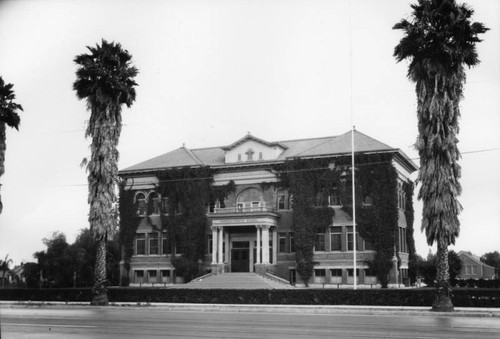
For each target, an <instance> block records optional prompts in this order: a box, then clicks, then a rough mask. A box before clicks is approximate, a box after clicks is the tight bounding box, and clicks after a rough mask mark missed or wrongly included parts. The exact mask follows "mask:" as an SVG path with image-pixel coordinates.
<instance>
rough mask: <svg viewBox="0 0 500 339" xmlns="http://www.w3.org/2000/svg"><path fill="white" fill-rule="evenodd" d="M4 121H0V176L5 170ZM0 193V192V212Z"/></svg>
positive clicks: (0, 206)
mask: <svg viewBox="0 0 500 339" xmlns="http://www.w3.org/2000/svg"><path fill="white" fill-rule="evenodd" d="M5 148H6V145H5V123H4V122H0V177H1V176H2V175H3V173H4V172H5V167H4V164H5ZM1 189H2V187H1V184H0V190H1ZM2 207H3V205H2V195H1V192H0V213H2Z"/></svg>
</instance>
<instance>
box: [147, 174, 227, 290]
mask: <svg viewBox="0 0 500 339" xmlns="http://www.w3.org/2000/svg"><path fill="white" fill-rule="evenodd" d="M156 175H157V177H158V179H159V186H158V192H159V193H160V194H161V196H162V198H166V199H167V201H168V203H167V204H166V206H165V207H164V208H165V209H166V211H164V212H166V213H162V214H161V230H162V231H163V230H165V231H166V234H167V239H168V243H169V247H170V253H171V262H172V265H173V266H174V267H175V269H176V274H177V275H179V276H182V277H184V281H190V280H192V279H193V278H195V277H196V276H199V275H200V274H201V272H200V269H201V267H200V266H201V265H200V262H202V261H203V259H204V254H205V251H206V242H205V229H206V225H207V217H206V213H207V208H208V207H209V206H210V204H211V203H213V202H214V201H216V200H219V201H224V199H225V197H226V196H227V194H228V193H229V192H231V191H233V190H234V182H232V181H231V182H230V183H229V184H228V185H225V186H217V187H216V186H213V185H212V181H213V173H212V170H211V169H210V168H208V167H200V168H182V169H170V170H164V171H159V172H157V173H156ZM176 254H180V256H176Z"/></svg>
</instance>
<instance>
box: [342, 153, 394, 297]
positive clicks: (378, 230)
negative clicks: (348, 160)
mask: <svg viewBox="0 0 500 339" xmlns="http://www.w3.org/2000/svg"><path fill="white" fill-rule="evenodd" d="M357 168H358V171H359V173H358V175H357V180H356V182H357V185H358V186H359V187H360V191H361V194H360V196H359V197H358V198H357V199H356V203H357V206H360V207H361V208H357V209H356V224H357V226H358V228H357V229H358V230H359V234H360V235H361V237H362V238H363V239H365V240H367V241H369V242H370V243H371V244H372V245H373V248H374V249H375V251H376V253H375V258H374V260H373V261H372V263H371V265H370V266H371V267H370V268H372V269H373V271H374V272H375V274H376V275H377V278H378V279H379V281H380V284H381V285H382V287H383V288H386V287H387V285H388V283H389V279H388V276H389V272H390V270H391V268H392V266H393V263H392V258H393V257H394V249H395V246H397V243H398V242H397V239H398V205H397V201H398V197H397V194H398V193H397V172H396V169H395V168H394V166H393V165H392V163H391V156H390V155H385V156H377V157H376V158H371V159H370V160H368V159H365V161H364V162H360V163H359V166H358V167H357ZM366 196H369V197H370V198H371V204H363V203H362V199H364V197H366ZM351 215H352V210H351ZM398 262H400V258H398Z"/></svg>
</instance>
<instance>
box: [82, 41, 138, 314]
mask: <svg viewBox="0 0 500 339" xmlns="http://www.w3.org/2000/svg"><path fill="white" fill-rule="evenodd" d="M87 49H88V50H89V51H90V53H89V54H80V55H78V56H76V58H75V59H74V61H75V63H76V64H77V65H78V69H77V71H76V78H77V79H76V81H75V82H74V83H73V89H74V90H75V91H76V95H77V97H78V98H79V99H80V100H81V99H86V101H87V109H88V110H89V111H90V119H89V121H88V126H87V129H86V132H85V136H86V137H91V138H92V143H91V147H90V148H91V157H90V161H89V163H88V164H87V170H88V172H89V175H88V184H89V196H88V202H89V205H90V212H89V223H90V229H91V231H92V234H93V236H94V237H95V239H96V241H97V244H98V245H97V254H96V265H95V270H94V286H93V297H92V304H93V305H107V304H108V297H107V290H106V242H107V241H108V239H110V238H111V237H112V236H113V234H114V233H115V231H116V220H115V212H114V209H115V208H116V206H115V204H116V201H117V198H116V193H115V191H116V182H117V178H118V176H117V174H118V165H117V162H118V150H117V145H118V141H119V139H120V133H121V128H122V117H121V109H122V105H123V104H125V105H127V107H130V106H131V105H132V103H133V102H134V101H135V97H136V93H135V86H136V85H137V84H136V82H135V81H134V80H133V78H134V77H135V76H136V75H137V73H138V70H137V68H135V67H134V66H132V65H131V59H132V56H131V55H130V54H129V53H128V51H127V50H124V49H122V47H121V45H120V44H119V43H116V44H115V43H114V42H111V43H108V42H107V41H106V40H104V39H103V40H102V42H101V45H96V47H87Z"/></svg>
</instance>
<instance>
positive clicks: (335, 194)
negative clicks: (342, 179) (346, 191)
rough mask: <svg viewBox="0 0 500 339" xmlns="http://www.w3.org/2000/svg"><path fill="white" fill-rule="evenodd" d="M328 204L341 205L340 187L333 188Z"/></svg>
mask: <svg viewBox="0 0 500 339" xmlns="http://www.w3.org/2000/svg"><path fill="white" fill-rule="evenodd" d="M328 205H330V206H340V205H341V201H340V194H339V190H338V188H333V189H332V192H331V193H330V196H329V197H328Z"/></svg>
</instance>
